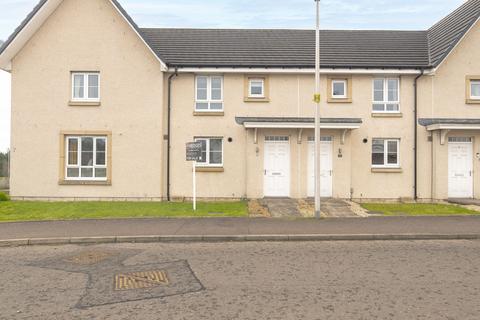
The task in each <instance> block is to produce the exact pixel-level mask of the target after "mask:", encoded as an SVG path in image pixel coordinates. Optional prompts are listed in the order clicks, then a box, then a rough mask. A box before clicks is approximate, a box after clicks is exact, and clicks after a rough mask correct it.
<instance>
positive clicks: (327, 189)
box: [307, 137, 333, 197]
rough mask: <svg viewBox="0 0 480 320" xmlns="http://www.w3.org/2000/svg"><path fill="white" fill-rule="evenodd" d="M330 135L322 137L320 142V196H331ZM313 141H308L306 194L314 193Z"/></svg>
mask: <svg viewBox="0 0 480 320" xmlns="http://www.w3.org/2000/svg"><path fill="white" fill-rule="evenodd" d="M332 148H333V143H332V137H322V138H321V142H320V163H321V164H320V196H322V197H331V196H332V194H333V193H332V181H333V179H332V176H333V167H332ZM314 159H315V142H314V141H312V140H311V139H309V142H308V191H307V195H308V196H309V197H313V196H314V195H315V160H314Z"/></svg>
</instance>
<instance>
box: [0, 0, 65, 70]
mask: <svg viewBox="0 0 480 320" xmlns="http://www.w3.org/2000/svg"><path fill="white" fill-rule="evenodd" d="M62 1H63V0H49V1H47V2H46V3H44V4H43V5H42V6H41V8H39V9H38V11H37V12H36V13H35V14H34V15H33V17H31V19H30V20H29V21H28V22H27V23H26V24H25V25H24V26H23V27H22V29H21V30H20V31H18V33H17V34H16V35H15V38H13V40H12V41H11V42H10V43H8V44H7V47H6V48H5V49H4V51H3V52H2V54H0V68H1V69H3V70H5V71H8V72H10V71H11V69H12V66H11V61H12V59H13V58H14V57H15V56H16V55H17V53H18V52H19V51H20V50H21V49H22V48H23V47H24V46H25V44H26V43H27V42H28V41H29V40H30V38H31V37H32V36H33V35H34V34H35V32H37V30H38V29H39V28H40V27H41V26H42V25H43V23H44V22H45V21H46V20H47V19H48V17H49V16H50V15H51V14H52V13H53V12H54V11H55V10H56V9H57V7H58V6H59V5H60V3H62Z"/></svg>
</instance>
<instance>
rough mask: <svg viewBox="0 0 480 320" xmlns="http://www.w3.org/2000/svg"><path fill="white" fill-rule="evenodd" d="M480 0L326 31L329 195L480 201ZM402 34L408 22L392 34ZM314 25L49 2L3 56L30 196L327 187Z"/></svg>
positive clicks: (0, 62) (20, 193)
mask: <svg viewBox="0 0 480 320" xmlns="http://www.w3.org/2000/svg"><path fill="white" fill-rule="evenodd" d="M479 16H480V0H469V1H466V2H465V3H464V4H463V5H462V6H461V7H460V8H458V9H457V10H456V11H455V12H453V13H452V14H450V15H449V16H447V17H446V18H444V19H443V20H441V21H440V22H438V23H437V24H435V25H434V26H433V27H432V28H430V29H429V30H422V31H354V30H352V31H344V30H342V31H340V30H325V31H322V32H321V69H322V70H321V72H322V78H321V87H322V95H323V101H322V119H321V122H322V129H323V130H322V141H321V159H322V160H321V161H322V166H321V172H322V182H321V186H322V188H321V189H322V190H321V193H322V195H323V196H325V197H338V198H352V199H360V200H361V199H399V198H409V199H414V198H415V199H419V200H432V199H445V198H452V197H453V198H479V197H480V59H479V57H480V23H479V22H478V21H479ZM392 27H394V26H392ZM314 47H315V33H314V31H313V30H261V29H259V30H217V29H165V28H160V29H143V28H140V27H138V26H137V25H136V24H135V22H134V21H133V20H132V19H131V18H130V17H129V16H128V14H127V13H126V12H125V11H124V10H123V9H122V7H121V6H120V4H119V3H118V2H117V1H116V0H42V1H41V2H40V3H39V4H38V5H37V6H36V7H35V8H34V10H33V11H32V13H31V14H30V15H29V16H28V17H27V18H26V20H25V21H24V22H23V23H22V24H21V25H20V26H19V28H18V29H17V30H16V31H15V32H14V34H13V35H12V36H11V37H10V38H9V39H8V40H7V41H6V42H5V43H4V45H3V46H2V47H1V49H0V67H1V68H2V69H4V70H6V71H8V72H11V75H12V104H13V106H12V142H11V147H12V156H11V194H12V196H13V198H16V199H71V198H84V199H92V198H94V199H98V198H103V199H134V198H136V199H154V200H161V199H166V198H171V199H183V198H189V197H191V196H192V191H191V189H192V188H191V184H192V181H191V171H192V167H191V164H190V163H189V162H187V161H185V143H187V142H190V141H194V140H197V141H201V142H202V144H203V158H202V160H201V161H199V162H198V163H197V169H196V170H197V172H198V174H197V176H198V177H197V178H198V195H199V197H202V198H217V199H219V198H261V197H270V196H272V197H293V198H304V197H309V196H312V195H313V160H312V159H313V143H312V142H313V118H312V117H313V113H314V102H313V101H312V96H313V91H314V74H313V73H314V65H315V58H314Z"/></svg>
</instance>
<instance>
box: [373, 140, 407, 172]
mask: <svg viewBox="0 0 480 320" xmlns="http://www.w3.org/2000/svg"><path fill="white" fill-rule="evenodd" d="M399 154H400V140H399V139H373V140H372V166H373V167H399V166H400V157H399Z"/></svg>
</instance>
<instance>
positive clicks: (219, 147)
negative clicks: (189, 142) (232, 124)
mask: <svg viewBox="0 0 480 320" xmlns="http://www.w3.org/2000/svg"><path fill="white" fill-rule="evenodd" d="M195 141H199V142H201V143H202V158H201V160H200V161H197V165H198V166H202V167H206V166H210V167H221V166H223V138H203V137H199V138H195Z"/></svg>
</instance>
